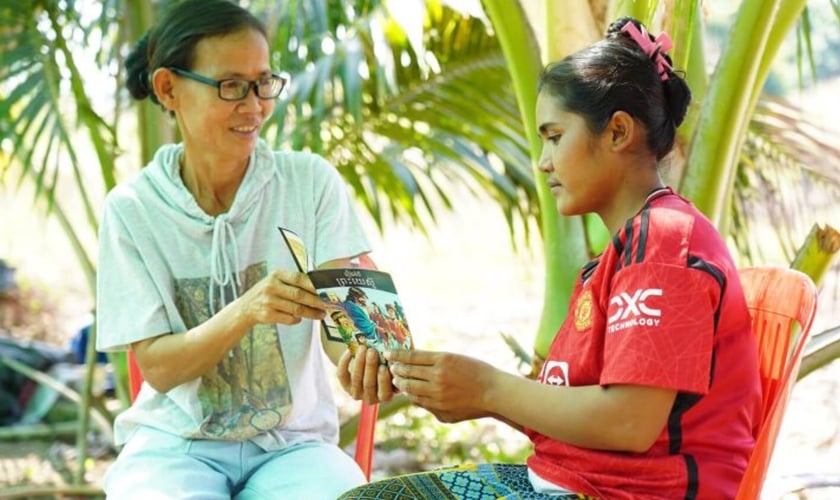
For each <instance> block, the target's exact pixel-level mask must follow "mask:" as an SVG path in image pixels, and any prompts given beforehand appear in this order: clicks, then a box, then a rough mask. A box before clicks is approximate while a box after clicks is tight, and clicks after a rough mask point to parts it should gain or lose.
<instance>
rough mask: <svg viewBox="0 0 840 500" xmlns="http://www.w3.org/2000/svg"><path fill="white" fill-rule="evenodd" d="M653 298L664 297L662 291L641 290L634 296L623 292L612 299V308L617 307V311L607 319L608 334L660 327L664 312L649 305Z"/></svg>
mask: <svg viewBox="0 0 840 500" xmlns="http://www.w3.org/2000/svg"><path fill="white" fill-rule="evenodd" d="M651 297H662V289H661V288H645V289H641V288H640V289H638V290H636V291H635V292H634V293H633V294H632V295H631V294H629V293H627V292H621V293H620V294H618V295H616V296H615V297H613V298H612V299H610V307H613V306H615V307H616V310H615V312H614V313H612V314H611V315H610V317H609V318H607V332H609V333H615V332H620V331H621V330H625V329H627V328H632V327H634V326H659V323H660V321H662V320H661V319H660V318H661V316H662V310H661V309H657V308H654V307H651V305H649V304H648V303H647V300H648V299H650V298H651Z"/></svg>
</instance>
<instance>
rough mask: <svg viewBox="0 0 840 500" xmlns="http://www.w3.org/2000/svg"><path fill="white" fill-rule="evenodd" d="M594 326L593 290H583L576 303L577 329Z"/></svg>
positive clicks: (581, 329)
mask: <svg viewBox="0 0 840 500" xmlns="http://www.w3.org/2000/svg"><path fill="white" fill-rule="evenodd" d="M591 326H592V291H591V290H589V289H588V288H587V289H586V290H584V291H583V292H581V294H580V296H579V297H578V299H577V303H576V304H575V329H576V330H577V331H579V332H582V331H584V330H586V329H587V328H589V327H591Z"/></svg>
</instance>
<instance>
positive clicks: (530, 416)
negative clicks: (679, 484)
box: [485, 371, 676, 452]
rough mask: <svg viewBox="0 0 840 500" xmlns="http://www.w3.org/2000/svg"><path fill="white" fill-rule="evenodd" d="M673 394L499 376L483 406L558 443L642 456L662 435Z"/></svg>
mask: <svg viewBox="0 0 840 500" xmlns="http://www.w3.org/2000/svg"><path fill="white" fill-rule="evenodd" d="M675 395H676V392H675V391H673V390H668V389H658V388H654V387H644V386H632V385H615V386H611V387H601V386H597V385H594V386H582V387H565V386H552V385H546V384H541V383H538V382H536V381H533V380H530V379H526V378H523V377H520V376H517V375H513V374H510V373H506V372H501V371H500V372H498V373H497V374H496V375H495V376H494V382H493V385H492V387H491V388H490V389H489V390H488V391H487V393H486V398H485V401H486V404H487V407H488V410H489V411H490V412H492V413H495V414H498V415H499V416H500V417H501V419H503V420H508V421H510V422H513V423H515V424H518V425H521V426H523V427H528V428H530V429H533V430H535V431H537V432H539V433H541V434H544V435H546V436H548V437H551V438H553V439H556V440H559V441H563V442H566V443H569V444H573V445H575V446H580V447H586V448H592V449H602V450H615V451H631V452H641V451H644V450H647V449H648V448H650V446H651V445H652V444H653V443H654V441H655V440H656V438H657V436H658V435H659V433H660V432H661V431H662V428H663V426H664V425H665V423H666V421H667V417H668V414H669V411H670V408H671V406H672V405H673V401H674V397H675ZM525 401H527V402H528V404H522V403H523V402H525Z"/></svg>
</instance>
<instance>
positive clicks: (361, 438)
mask: <svg viewBox="0 0 840 500" xmlns="http://www.w3.org/2000/svg"><path fill="white" fill-rule="evenodd" d="M142 385H143V374H142V373H140V368H139V367H138V366H137V362H136V361H135V360H134V353H133V352H131V351H128V386H129V393H130V394H131V401H132V402H133V401H134V400H135V399H137V394H138V393H140V386H142ZM378 414H379V405H368V404H365V403H364V402H362V403H361V411H360V412H359V428H358V431H357V434H356V452H355V454H354V455H353V458H354V460H356V463H357V464H359V467H360V468H361V469H362V472H364V473H365V477H366V478H367V479H368V481H370V473H371V470H373V446H374V439H373V438H374V435H373V434H374V430H375V429H376V418H377V416H378Z"/></svg>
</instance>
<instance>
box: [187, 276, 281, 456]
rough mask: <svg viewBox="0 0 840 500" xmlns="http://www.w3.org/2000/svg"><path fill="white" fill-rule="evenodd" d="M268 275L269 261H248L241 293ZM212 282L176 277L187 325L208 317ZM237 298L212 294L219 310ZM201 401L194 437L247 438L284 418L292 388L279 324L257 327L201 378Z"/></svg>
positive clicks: (242, 280) (267, 428)
mask: <svg viewBox="0 0 840 500" xmlns="http://www.w3.org/2000/svg"><path fill="white" fill-rule="evenodd" d="M265 276H267V265H266V263H265V262H262V263H260V264H255V265H252V266H249V267H248V268H247V269H246V270H245V272H244V273H242V275H241V276H240V280H239V281H241V283H242V289H241V290H239V291H238V295H242V294H243V293H244V292H245V291H246V290H247V289H249V288H250V287H251V286H253V285H254V284H256V283H257V282H258V281H260V280H261V279H262V278H264V277H265ZM209 286H210V278H209V277H207V278H187V279H180V280H176V282H175V303H176V306H177V308H178V310H179V311H180V312H181V317H183V318H184V321H185V322H186V323H187V327H188V328H192V327H193V326H197V325H200V324H201V323H204V322H205V321H207V320H208V319H209V318H210V316H211V314H210V307H209V302H208V299H207V290H208V288H209ZM233 286H236V285H235V284H234V285H233ZM225 290H226V291H229V288H225ZM233 298H234V297H233V296H232V294H230V296H226V297H214V309H215V310H217V311H218V310H219V309H221V308H222V307H224V304H226V303H228V302H230V301H232V300H233ZM198 400H199V401H200V403H201V409H202V412H201V413H202V415H204V420H203V421H202V422H201V425H200V430H201V434H199V435H198V436H195V437H203V438H207V439H225V440H239V439H248V438H250V437H251V436H253V435H255V434H258V433H262V432H265V431H268V430H270V429H273V428H274V427H277V426H278V425H279V424H280V423H281V422H283V420H284V419H285V417H286V415H287V414H288V413H289V410H291V405H292V393H291V390H290V388H289V379H288V376H287V375H286V363H285V361H284V360H283V351H282V350H281V349H280V341H279V339H278V338H277V329H276V328H275V327H274V326H273V325H264V324H258V325H256V326H254V328H252V329H251V331H249V332H248V333H247V334H246V335H245V336H244V337H242V340H240V341H239V344H237V345H236V347H234V348H233V349H232V350H231V351H230V352H229V353H228V355H227V356H226V357H225V358H223V359H222V361H221V362H220V363H219V364H218V365H216V369H215V371H213V372H211V373H209V374H207V375H204V376H203V377H202V378H201V385H200V386H199V388H198Z"/></svg>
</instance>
